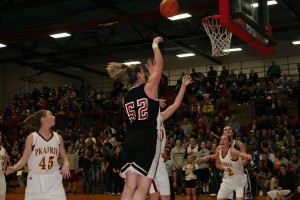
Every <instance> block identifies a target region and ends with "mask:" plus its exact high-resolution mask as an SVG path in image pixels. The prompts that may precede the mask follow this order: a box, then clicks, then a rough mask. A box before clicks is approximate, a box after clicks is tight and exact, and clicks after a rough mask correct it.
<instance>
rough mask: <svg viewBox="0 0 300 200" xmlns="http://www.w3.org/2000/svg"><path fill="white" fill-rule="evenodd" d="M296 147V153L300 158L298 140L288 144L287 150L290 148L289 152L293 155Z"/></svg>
mask: <svg viewBox="0 0 300 200" xmlns="http://www.w3.org/2000/svg"><path fill="white" fill-rule="evenodd" d="M293 149H295V150H296V152H295V153H296V155H297V157H298V158H300V147H299V146H298V145H297V141H296V140H292V141H291V143H290V145H289V146H288V148H287V150H288V154H289V156H290V157H291V156H292V154H293V152H292V150H293Z"/></svg>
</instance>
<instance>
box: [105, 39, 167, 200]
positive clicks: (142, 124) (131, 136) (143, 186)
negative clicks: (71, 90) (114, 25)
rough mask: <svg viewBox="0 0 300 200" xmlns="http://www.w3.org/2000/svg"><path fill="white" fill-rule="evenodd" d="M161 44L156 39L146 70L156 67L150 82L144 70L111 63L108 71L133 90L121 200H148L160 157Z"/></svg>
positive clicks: (128, 102) (128, 106)
mask: <svg viewBox="0 0 300 200" xmlns="http://www.w3.org/2000/svg"><path fill="white" fill-rule="evenodd" d="M162 41H163V40H162V38H161V37H156V38H154V39H153V43H152V48H153V53H154V60H153V61H151V60H150V59H149V60H148V61H147V62H148V64H146V66H148V65H152V66H155V67H154V69H153V72H152V73H151V74H150V76H149V78H148V79H147V81H146V78H145V74H144V71H143V69H142V67H141V66H137V65H130V66H127V65H125V64H122V63H110V64H109V65H108V67H107V68H106V69H107V71H108V73H109V75H110V77H111V78H113V79H119V80H121V81H122V82H123V83H125V84H129V85H130V86H131V88H130V89H129V90H128V92H127V93H126V94H125V95H124V98H123V106H124V110H125V113H126V117H127V119H128V121H129V123H128V125H127V134H126V137H125V141H124V146H123V166H122V168H121V176H122V177H124V178H125V179H126V183H125V186H124V190H123V193H122V196H121V199H122V200H127V199H133V200H135V199H137V200H140V199H145V198H146V195H147V193H148V191H149V188H150V184H151V182H152V180H153V178H154V176H155V172H156V168H157V164H158V160H159V157H160V144H161V142H160V137H158V136H159V135H160V133H159V131H160V118H159V115H160V109H159V101H158V88H159V83H160V79H161V76H162V69H163V58H162V55H161V52H160V49H159V47H158V44H159V43H160V42H162Z"/></svg>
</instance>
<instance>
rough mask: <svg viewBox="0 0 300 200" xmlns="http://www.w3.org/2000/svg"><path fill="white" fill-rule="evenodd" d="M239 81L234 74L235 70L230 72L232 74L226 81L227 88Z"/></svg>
mask: <svg viewBox="0 0 300 200" xmlns="http://www.w3.org/2000/svg"><path fill="white" fill-rule="evenodd" d="M236 81H237V75H236V74H235V73H234V70H233V69H232V70H230V74H229V75H228V78H227V80H226V87H227V88H228V87H230V86H232V84H233V83H236Z"/></svg>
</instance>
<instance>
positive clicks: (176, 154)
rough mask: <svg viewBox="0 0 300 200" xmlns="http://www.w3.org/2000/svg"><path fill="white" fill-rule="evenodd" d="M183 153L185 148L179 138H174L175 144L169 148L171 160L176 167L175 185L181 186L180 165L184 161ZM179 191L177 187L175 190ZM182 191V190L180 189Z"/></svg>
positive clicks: (181, 174)
mask: <svg viewBox="0 0 300 200" xmlns="http://www.w3.org/2000/svg"><path fill="white" fill-rule="evenodd" d="M185 154H186V149H185V148H183V147H182V142H181V140H180V139H176V146H175V147H174V148H173V149H172V150H171V155H170V158H171V161H172V162H173V163H174V165H175V168H176V180H177V184H176V185H177V186H178V187H180V188H182V186H183V180H184V179H183V173H182V167H183V165H184V162H185ZM177 191H179V189H178V190H177ZM180 192H181V193H182V191H180Z"/></svg>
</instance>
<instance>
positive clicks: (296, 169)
mask: <svg viewBox="0 0 300 200" xmlns="http://www.w3.org/2000/svg"><path fill="white" fill-rule="evenodd" d="M288 171H290V172H292V173H293V174H294V175H296V176H297V177H298V180H299V181H300V179H299V178H300V160H299V158H298V156H297V154H292V156H291V160H290V161H289V163H288ZM299 181H298V182H299Z"/></svg>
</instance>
